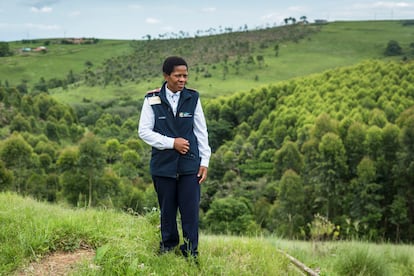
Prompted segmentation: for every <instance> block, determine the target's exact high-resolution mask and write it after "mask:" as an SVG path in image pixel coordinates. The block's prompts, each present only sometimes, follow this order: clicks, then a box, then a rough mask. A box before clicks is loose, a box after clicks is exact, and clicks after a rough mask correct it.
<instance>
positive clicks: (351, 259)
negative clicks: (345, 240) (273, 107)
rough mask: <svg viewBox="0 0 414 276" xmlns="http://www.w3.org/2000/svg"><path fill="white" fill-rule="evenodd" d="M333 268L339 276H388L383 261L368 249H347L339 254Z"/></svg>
mask: <svg viewBox="0 0 414 276" xmlns="http://www.w3.org/2000/svg"><path fill="white" fill-rule="evenodd" d="M335 267H336V271H337V273H338V274H339V275H367V276H368V275H372V276H374V275H375V276H377V275H378V276H379V275H390V274H389V273H390V272H389V268H388V267H387V266H386V264H385V263H384V260H383V259H382V258H381V257H380V256H376V255H374V254H372V253H371V252H369V250H368V248H349V250H347V251H342V252H340V258H338V261H337V262H336V264H335Z"/></svg>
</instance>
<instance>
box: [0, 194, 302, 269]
mask: <svg viewBox="0 0 414 276" xmlns="http://www.w3.org/2000/svg"><path fill="white" fill-rule="evenodd" d="M0 244H1V247H0V275H11V274H13V273H14V272H15V271H18V270H19V269H21V268H22V267H24V266H25V265H27V264H28V263H29V262H30V261H36V260H40V259H41V258H42V257H44V256H45V255H47V254H49V253H50V252H54V251H73V250H76V249H77V248H80V247H84V246H89V247H92V248H94V249H95V250H96V256H95V258H94V260H93V262H94V265H93V266H90V265H89V264H88V263H85V262H84V263H81V264H79V265H78V266H77V267H76V268H75V272H74V273H73V274H74V275H298V274H297V271H296V270H294V268H293V267H292V266H291V265H290V264H289V261H288V260H287V258H285V257H284V256H283V255H281V254H279V253H278V252H277V251H276V249H275V247H274V246H273V245H272V244H271V243H269V242H267V240H266V239H264V238H237V237H226V236H221V237H216V236H206V235H201V237H200V248H199V250H200V258H199V265H196V264H195V263H194V262H191V261H188V260H186V259H185V258H183V257H181V256H179V255H176V254H174V253H168V254H165V255H162V256H158V255H157V249H158V246H159V229H158V212H149V213H148V214H147V215H145V216H138V215H134V214H126V213H121V212H116V211H113V210H92V209H69V208H66V207H63V206H57V205H50V204H45V203H40V202H37V201H35V200H33V199H30V198H22V197H20V196H17V195H15V194H11V193H2V194H0Z"/></svg>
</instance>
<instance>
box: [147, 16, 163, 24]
mask: <svg viewBox="0 0 414 276" xmlns="http://www.w3.org/2000/svg"><path fill="white" fill-rule="evenodd" d="M145 22H147V23H148V24H159V23H160V20H158V19H156V18H153V17H148V18H147V19H145Z"/></svg>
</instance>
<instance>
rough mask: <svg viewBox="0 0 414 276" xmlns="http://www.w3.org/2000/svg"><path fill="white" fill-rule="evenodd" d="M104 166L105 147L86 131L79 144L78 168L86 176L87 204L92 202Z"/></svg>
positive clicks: (89, 204) (90, 204)
mask: <svg viewBox="0 0 414 276" xmlns="http://www.w3.org/2000/svg"><path fill="white" fill-rule="evenodd" d="M104 167H105V149H104V146H103V145H102V144H101V143H100V141H99V139H98V138H97V137H96V136H95V135H94V134H92V133H87V134H86V135H85V137H84V138H83V139H82V140H81V142H80V144H79V169H80V172H81V173H83V174H84V175H85V176H86V178H87V186H88V206H89V207H91V206H92V204H93V194H94V192H95V190H96V187H95V186H96V185H98V180H99V177H100V176H101V175H102V173H103V169H104Z"/></svg>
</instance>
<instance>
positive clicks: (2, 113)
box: [0, 61, 414, 241]
mask: <svg viewBox="0 0 414 276" xmlns="http://www.w3.org/2000/svg"><path fill="white" fill-rule="evenodd" d="M141 104H142V101H132V100H131V99H127V98H125V99H121V101H118V102H117V103H116V104H115V103H114V102H105V103H100V104H97V103H84V104H82V105H77V106H74V107H70V106H67V105H64V104H61V103H59V102H57V101H56V100H54V99H53V98H52V97H51V96H50V95H48V94H47V93H46V92H37V93H30V92H28V91H26V90H21V89H20V90H19V89H18V88H16V87H9V86H5V85H1V84H0V138H1V141H0V191H13V192H16V193H19V194H21V195H24V196H33V197H35V198H37V199H39V200H45V201H49V202H61V203H67V204H70V205H72V206H79V207H85V206H89V207H103V208H117V209H122V210H128V211H134V212H138V213H144V212H146V210H147V209H148V208H149V209H151V208H152V207H155V206H157V203H156V197H155V194H154V191H153V188H152V184H151V178H150V175H149V171H148V162H149V158H150V156H149V155H150V149H149V148H148V146H147V145H145V144H144V143H143V141H141V140H140V139H138V137H137V122H138V118H139V114H138V113H139V110H140V107H141ZM204 105H205V113H206V117H207V123H208V127H209V135H210V142H211V146H212V148H213V156H212V160H211V162H210V164H211V165H210V170H209V179H208V181H207V182H206V183H205V184H203V186H202V188H203V193H202V202H201V227H202V229H204V231H210V232H212V233H226V234H227V233H230V234H256V233H265V234H266V233H274V234H277V235H280V236H283V237H289V238H302V239H305V238H308V237H309V236H310V227H309V226H310V224H311V223H313V221H314V220H315V218H318V217H321V216H322V217H323V218H326V219H327V220H328V221H329V222H332V225H333V226H334V227H335V229H337V234H336V235H337V236H338V237H339V238H344V239H346V238H364V239H368V240H375V241H378V240H391V241H413V240H414V226H413V225H414V204H413V202H414V64H413V63H412V62H411V63H410V62H407V63H398V62H381V61H367V62H364V63H361V64H358V65H355V66H352V67H347V68H340V69H335V70H331V71H327V72H325V73H321V74H318V75H313V76H308V77H304V78H301V79H296V80H291V81H285V82H281V83H278V84H277V85H270V86H268V87H265V88H260V89H257V90H251V91H250V92H248V93H236V94H234V95H232V96H228V97H221V98H217V99H209V100H206V101H205V102H204Z"/></svg>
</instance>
